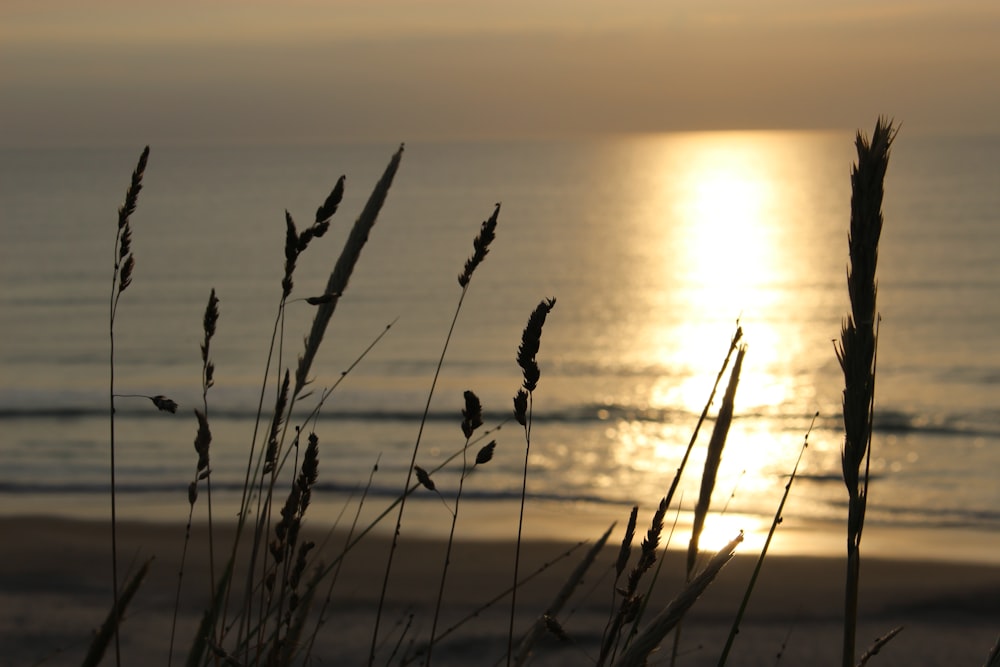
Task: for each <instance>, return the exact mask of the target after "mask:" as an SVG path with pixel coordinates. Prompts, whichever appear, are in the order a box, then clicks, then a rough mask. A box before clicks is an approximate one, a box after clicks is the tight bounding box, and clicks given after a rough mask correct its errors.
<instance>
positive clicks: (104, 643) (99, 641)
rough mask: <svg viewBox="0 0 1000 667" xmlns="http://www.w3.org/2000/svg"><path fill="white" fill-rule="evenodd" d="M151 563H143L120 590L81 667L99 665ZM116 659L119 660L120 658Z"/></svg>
mask: <svg viewBox="0 0 1000 667" xmlns="http://www.w3.org/2000/svg"><path fill="white" fill-rule="evenodd" d="M152 562H153V559H152V558H150V559H149V560H147V561H146V562H145V563H143V565H142V567H141V568H139V571H138V572H136V574H135V576H134V577H132V579H131V581H129V582H128V584H126V586H125V588H124V589H122V594H121V597H120V598H118V599H116V600H115V602H114V604H113V605H112V606H111V611H110V612H109V613H108V616H107V618H106V619H105V620H104V623H102V624H101V629H100V630H99V631H98V632H97V634H96V635H94V639H93V640H92V641H91V642H90V648H89V650H88V651H87V655H86V656H84V658H83V662H82V663H81V665H82V667H97V665H99V664H101V660H102V659H103V658H104V652H105V651H106V650H107V648H108V644H110V643H111V640H112V638H115V637H117V636H118V626H119V625H121V622H122V616H124V615H125V609H126V608H127V607H128V605H129V603H130V602H131V601H132V598H133V597H135V594H136V591H138V590H139V585H140V584H142V580H143V579H145V578H146V574H148V573H149V566H150V564H151V563H152ZM118 657H119V659H120V656H118Z"/></svg>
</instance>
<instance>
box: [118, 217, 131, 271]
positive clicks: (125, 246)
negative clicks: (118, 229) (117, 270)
mask: <svg viewBox="0 0 1000 667" xmlns="http://www.w3.org/2000/svg"><path fill="white" fill-rule="evenodd" d="M131 251H132V225H130V224H128V223H125V226H124V227H123V228H122V233H121V237H120V238H119V241H118V261H119V262H120V261H121V260H123V259H125V256H126V255H128V254H129V253H130V252H131Z"/></svg>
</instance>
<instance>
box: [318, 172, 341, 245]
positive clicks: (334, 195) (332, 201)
mask: <svg viewBox="0 0 1000 667" xmlns="http://www.w3.org/2000/svg"><path fill="white" fill-rule="evenodd" d="M345 180H346V177H344V176H341V177H340V178H338V179H337V184H336V185H334V186H333V190H331V191H330V195H329V196H328V197H327V198H326V201H324V202H323V205H322V206H320V207H319V208H317V209H316V223H317V224H319V223H321V222H326V221H329V220H330V218H332V217H333V214H334V213H336V212H337V207H338V206H340V200H341V199H343V198H344V181H345ZM324 232H326V228H324V229H323V232H316V236H322V235H323V233H324Z"/></svg>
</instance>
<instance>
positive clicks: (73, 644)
mask: <svg viewBox="0 0 1000 667" xmlns="http://www.w3.org/2000/svg"><path fill="white" fill-rule="evenodd" d="M0 527H2V530H3V539H2V544H3V546H2V547H0V554H2V561H0V562H2V564H3V569H2V574H0V609H2V612H0V664H2V665H30V664H36V663H37V662H38V661H40V660H44V663H43V664H45V665H77V664H79V663H80V660H81V658H82V656H83V654H84V652H85V650H86V646H87V643H88V640H89V635H90V633H91V632H92V631H93V630H94V629H95V628H96V627H97V626H99V625H100V623H101V621H102V619H103V617H104V616H105V614H106V613H107V611H108V609H109V607H110V604H111V591H110V576H111V571H110V570H111V566H110V556H109V553H110V548H109V527H108V525H107V524H106V523H88V522H83V521H71V520H56V519H37V518H31V519H0ZM183 535H184V528H183V526H174V525H164V524H124V525H122V526H120V528H119V538H120V552H119V553H120V560H121V564H122V565H121V567H122V569H126V568H128V567H129V566H130V564H135V563H138V562H141V561H142V560H144V559H146V558H147V557H149V556H155V558H156V560H155V561H154V563H153V569H152V572H151V574H150V576H149V578H148V579H147V581H146V582H145V583H144V585H143V586H142V589H141V590H140V592H139V594H138V596H137V598H136V599H135V601H134V602H133V605H132V607H130V609H129V610H128V614H127V617H126V620H125V622H124V625H123V627H122V656H123V663H124V664H127V665H147V664H166V656H167V646H168V644H169V635H170V618H171V610H172V608H173V599H174V590H175V587H176V582H177V571H178V563H179V556H180V552H181V547H182V544H183ZM217 537H218V542H217V543H218V545H219V546H218V547H217V553H218V554H222V553H225V552H226V551H227V549H228V545H229V542H228V540H227V538H226V535H219V536H217ZM595 537H596V536H595ZM195 538H196V539H195V542H193V544H192V547H191V552H190V555H189V561H188V563H189V564H188V568H187V574H186V577H185V583H184V593H183V598H182V618H181V622H180V624H179V629H178V637H179V638H180V639H179V640H178V642H177V645H178V649H177V651H176V652H175V656H174V663H175V664H183V658H184V657H185V656H186V649H187V647H188V646H189V644H190V638H191V636H192V632H193V628H194V626H195V623H196V621H197V618H198V616H199V614H200V609H201V606H202V605H203V604H204V603H205V600H206V599H207V596H208V592H207V589H208V583H207V571H208V567H207V553H206V552H207V548H206V546H205V545H206V543H205V533H204V529H203V528H196V534H195ZM322 538H323V536H320V538H319V539H322ZM615 539H618V540H620V539H621V537H620V533H617V534H615V536H614V537H612V540H615ZM342 540H343V538H342V537H335V538H333V540H332V541H331V543H330V544H329V545H328V546H327V548H326V551H325V553H327V554H330V553H336V552H339V545H341V544H342ZM637 541H638V540H637ZM335 545H336V546H335ZM569 546H570V545H567V544H561V543H557V542H537V541H536V542H531V543H529V544H526V545H525V548H524V551H523V557H522V568H521V572H522V574H524V573H529V572H531V571H532V570H534V569H535V568H536V567H538V566H539V565H541V564H542V563H544V562H546V561H551V560H554V559H556V558H557V557H558V556H559V555H560V554H561V553H563V552H564V551H566V549H567V548H568V547H569ZM513 550H514V546H513V544H512V543H506V542H465V543H462V544H459V545H457V546H456V548H455V552H454V554H453V558H452V568H451V571H450V574H449V581H448V587H447V592H446V596H445V602H444V611H443V613H442V621H441V622H440V624H439V629H440V628H444V627H448V626H450V625H451V624H452V623H454V622H455V621H457V620H458V619H460V618H461V617H463V616H465V615H466V614H469V613H471V612H472V611H473V610H475V609H476V608H477V607H478V606H479V605H480V604H481V603H484V602H486V601H487V600H489V599H490V598H491V597H493V596H494V595H496V594H497V593H499V592H501V591H502V590H504V589H505V588H506V587H507V586H509V583H510V579H511V576H512V565H511V564H512V562H513V559H512V557H513ZM584 550H585V548H580V549H578V550H577V551H576V552H574V553H573V555H572V556H571V557H569V558H567V559H563V560H561V561H558V562H557V563H556V564H555V565H553V566H552V567H551V568H550V569H549V570H547V571H546V572H544V573H543V574H542V575H540V576H539V577H538V578H537V579H535V580H534V581H532V582H531V583H530V584H528V585H527V586H526V587H525V588H524V589H523V590H522V591H520V592H519V596H518V622H517V627H518V629H519V631H524V630H525V629H526V628H527V627H528V625H529V624H530V623H531V621H532V620H533V618H534V617H535V616H536V615H537V614H539V613H541V612H543V611H544V610H545V609H546V607H547V606H548V604H549V602H550V601H551V599H552V598H553V597H554V595H555V592H556V591H557V590H558V588H559V587H560V586H561V584H562V583H563V581H565V579H566V576H567V573H568V572H569V571H570V570H572V569H573V568H574V567H575V566H576V564H577V562H578V561H579V560H580V559H581V558H582V557H583V554H584ZM616 552H617V545H613V546H612V547H610V548H609V549H607V550H606V551H605V552H604V553H603V554H602V555H601V557H600V558H599V559H598V562H597V563H596V564H595V566H594V568H593V569H592V570H591V572H590V574H589V576H588V577H587V578H586V581H585V582H584V583H583V585H582V586H581V587H580V588H579V589H578V590H577V592H576V594H575V595H574V597H573V598H572V599H571V600H570V602H569V604H568V605H567V607H566V608H565V609H564V610H563V612H562V613H561V614H560V615H559V617H558V618H559V620H560V622H561V623H562V624H563V626H564V628H565V630H566V631H567V632H568V633H569V635H570V637H571V641H570V642H569V643H559V642H558V641H556V640H555V639H554V638H552V637H547V638H546V639H545V640H544V641H542V642H541V644H539V646H538V647H537V649H536V651H535V659H534V661H533V662H532V663H531V664H536V665H562V664H571V665H588V664H593V661H594V657H595V656H596V648H595V647H596V643H597V641H598V639H599V637H600V634H601V630H602V628H603V627H604V623H605V621H606V620H607V614H608V608H609V604H610V599H611V595H612V593H611V591H612V583H611V580H610V576H609V573H610V569H611V563H612V562H613V559H614V556H615V553H616ZM387 554H388V541H387V540H386V539H385V538H383V537H373V538H371V539H366V540H365V541H364V542H362V543H361V545H359V547H358V548H356V549H355V550H353V551H352V552H351V553H350V554H349V555H348V557H347V559H346V561H345V569H344V571H343V572H342V573H341V575H340V579H339V581H338V584H337V588H336V589H335V591H334V596H333V599H334V602H333V604H332V607H331V611H330V617H329V620H328V621H327V623H326V625H325V626H324V627H323V629H322V632H321V634H320V642H319V646H320V649H319V659H317V660H316V661H315V664H324V665H356V664H363V663H364V662H365V658H366V656H367V651H368V645H369V642H370V640H371V628H372V626H373V619H374V610H375V607H376V605H377V601H378V596H379V591H380V588H381V582H382V577H383V573H384V567H385V560H386V557H387ZM443 554H444V543H443V542H440V541H433V540H417V539H413V538H407V537H406V535H405V534H404V536H403V540H402V542H401V549H400V551H399V552H397V555H396V561H395V566H394V571H393V576H392V579H391V582H390V588H389V605H388V607H387V610H386V612H385V613H384V615H383V620H382V630H381V632H380V634H381V636H383V637H384V638H385V644H384V645H383V646H382V648H381V649H380V652H379V656H380V658H379V660H378V663H377V664H385V661H386V659H387V658H388V656H389V654H390V653H391V651H392V646H393V645H394V644H395V642H396V641H397V639H398V637H399V634H400V631H401V629H402V625H403V624H405V622H406V619H407V618H408V617H409V615H410V614H411V613H412V614H413V617H414V620H413V625H412V628H411V629H410V631H409V634H408V635H407V639H406V640H404V647H405V646H406V645H407V641H408V640H409V638H410V637H411V636H414V635H415V636H416V637H417V638H418V639H419V638H421V637H426V636H427V634H428V633H429V630H430V624H431V620H432V617H433V606H434V601H435V599H436V596H437V588H438V582H439V580H440V574H441V566H442V562H443ZM219 558H220V559H221V556H219ZM754 560H755V556H754V555H738V556H737V558H736V559H735V560H734V561H732V562H731V563H730V564H729V565H728V566H727V567H726V568H725V569H724V570H723V572H722V574H721V575H720V578H719V579H718V580H717V581H716V582H715V583H714V584H713V585H712V586H711V587H710V588H709V590H708V592H707V593H706V594H705V595H704V596H703V598H702V599H701V600H699V601H698V603H697V604H696V605H695V607H694V609H693V611H692V613H691V614H690V616H689V617H688V619H687V620H686V621H685V624H684V627H683V633H682V643H681V651H682V659H681V660H680V661H679V662H678V664H680V665H684V666H700V665H714V664H716V661H717V660H718V656H719V653H720V651H721V647H722V645H723V643H724V642H725V638H726V636H727V634H728V629H729V625H730V624H731V622H732V620H733V616H734V614H735V611H736V609H737V607H738V604H739V600H740V598H741V597H742V595H743V590H744V587H745V585H746V582H747V581H748V579H749V576H750V572H751V570H752V568H753V565H754ZM681 562H682V557H681V556H680V554H679V553H677V552H671V553H670V554H669V555H668V557H667V560H666V563H665V568H664V573H665V576H663V577H661V581H660V582H659V584H658V586H657V591H656V592H655V593H654V598H653V604H654V606H655V605H663V604H665V603H666V602H668V601H669V599H670V598H671V597H672V594H673V591H676V590H677V587H678V585H679V583H680V579H681V576H680V572H681V568H682V565H681ZM843 570H844V566H843V563H842V561H841V560H838V559H832V558H811V557H789V556H774V557H771V556H769V557H768V559H767V561H766V562H765V565H764V569H763V571H762V574H761V578H760V581H759V583H758V587H757V590H756V592H755V594H754V596H753V598H752V600H751V602H750V606H749V608H748V611H747V615H746V618H745V621H744V624H743V628H742V631H741V633H740V635H739V637H738V638H737V641H736V644H735V647H734V651H733V654H732V656H731V658H730V660H729V663H728V664H730V665H734V666H736V665H775V664H776V655H777V654H778V653H779V651H782V650H783V651H784V655H783V657H782V659H781V661H780V663H777V664H781V665H837V664H839V661H840V658H839V655H840V642H841V639H840V637H841V623H842V615H843V612H842V609H841V607H842V595H843V594H842V587H843ZM508 614H509V598H507V599H505V600H504V601H503V602H501V603H500V604H498V605H495V606H493V607H492V608H490V609H488V610H487V611H485V612H483V613H482V614H481V615H480V616H479V617H478V618H477V619H476V620H474V621H472V622H470V623H468V624H466V625H464V626H462V627H461V629H460V630H458V631H456V632H455V633H454V634H452V635H451V636H449V637H448V638H447V639H446V640H445V641H444V642H443V643H442V644H441V645H440V646H439V647H437V648H436V649H435V653H434V657H435V660H434V664H437V665H466V664H468V665H493V664H497V663H498V661H499V660H500V659H501V658H502V656H503V654H504V650H505V647H506V642H507V639H506V637H507V622H508V621H507V615H508ZM860 616H861V618H860V627H859V632H858V643H859V650H862V649H863V648H864V647H866V646H867V645H868V644H869V643H870V642H871V641H872V640H873V639H875V638H876V637H877V636H879V635H881V634H883V633H885V632H886V631H888V630H890V629H892V628H894V627H896V626H899V625H902V626H904V628H905V629H904V630H903V632H902V633H901V634H900V635H899V636H898V637H897V638H896V639H895V640H893V641H892V642H891V643H890V644H889V645H888V646H886V647H885V648H884V649H883V651H882V652H881V653H880V654H879V655H878V656H876V657H875V658H873V659H872V662H870V663H869V664H870V665H875V666H878V667H888V666H890V665H976V666H978V665H982V664H983V663H984V661H985V659H986V656H987V654H988V653H989V650H990V648H991V647H992V646H993V644H994V643H995V642H996V640H997V637H998V636H1000V568H998V567H991V566H987V565H965V564H956V563H946V562H915V561H909V560H906V561H891V560H885V559H867V560H865V561H864V562H863V571H862V591H861V611H860ZM668 653H669V650H667V651H665V653H664V654H660V655H659V656H657V657H654V659H653V660H652V663H651V664H667V662H668V660H667V657H666V654H668ZM178 655H179V657H178ZM396 663H398V660H397V661H396ZM105 664H113V658H111V657H108V658H106V659H105Z"/></svg>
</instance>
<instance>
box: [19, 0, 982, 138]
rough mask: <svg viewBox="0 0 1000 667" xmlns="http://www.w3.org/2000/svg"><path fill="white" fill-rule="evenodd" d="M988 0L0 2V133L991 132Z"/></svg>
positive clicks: (237, 135) (372, 135) (327, 135)
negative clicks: (894, 128) (883, 126)
mask: <svg viewBox="0 0 1000 667" xmlns="http://www.w3.org/2000/svg"><path fill="white" fill-rule="evenodd" d="M998 72H1000V2H995V0H898V1H895V0H886V1H884V2H881V1H880V2H870V1H859V0H836V1H828V0H808V1H805V0H758V1H756V2H749V1H747V0H705V1H698V2H695V1H693V0H626V1H624V2H611V1H610V0H608V1H598V0H534V1H533V2H530V1H527V0H507V1H505V2H485V1H482V2H480V1H478V0H385V1H382V0H325V1H321V0H290V1H284V2H280V1H278V0H243V1H240V0H198V1H195V0H174V1H172V2H166V1H165V0H160V1H158V2H148V1H142V0H139V1H133V2H124V1H121V0H4V2H3V3H2V6H0V121H2V127H3V131H2V135H0V144H3V145H24V146H32V145H43V144H44V145H106V144H122V145H135V144H136V143H137V142H138V143H146V142H153V143H157V144H161V145H163V144H169V143H181V144H190V143H225V144H230V143H241V142H255V143H279V142H336V141H345V140H378V141H393V142H395V141H401V140H422V139H438V138H449V139H452V138H454V139H466V138H481V137H482V138H510V137H535V136H573V135H585V134H595V133H618V132H655V131H669V130H687V129H755V128H824V129H827V128H831V129H853V128H856V127H867V126H869V125H870V124H871V123H872V121H873V119H874V118H875V117H876V116H877V115H878V114H888V115H891V116H894V117H895V118H896V119H897V120H899V121H901V122H902V123H903V125H904V126H905V127H906V128H907V131H908V132H918V131H947V132H963V133H965V132H992V133H996V132H1000V83H998V81H1000V79H998V74H997V73H998Z"/></svg>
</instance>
